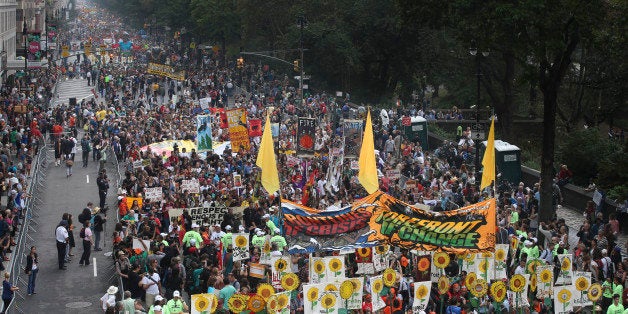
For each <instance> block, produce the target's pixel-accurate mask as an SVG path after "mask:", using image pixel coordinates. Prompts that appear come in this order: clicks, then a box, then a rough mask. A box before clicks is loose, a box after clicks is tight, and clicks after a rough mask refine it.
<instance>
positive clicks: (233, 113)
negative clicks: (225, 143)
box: [227, 108, 251, 153]
mask: <svg viewBox="0 0 628 314" xmlns="http://www.w3.org/2000/svg"><path fill="white" fill-rule="evenodd" d="M227 121H228V123H229V137H230V138H231V150H232V151H233V152H234V153H237V152H239V151H240V150H244V151H248V150H249V149H251V142H250V141H249V130H248V127H247V125H246V109H244V108H238V109H232V110H227Z"/></svg>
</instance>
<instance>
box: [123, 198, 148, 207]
mask: <svg viewBox="0 0 628 314" xmlns="http://www.w3.org/2000/svg"><path fill="white" fill-rule="evenodd" d="M125 200H126V206H127V207H128V208H129V209H131V207H133V202H135V201H137V206H139V207H140V208H142V205H143V204H144V202H143V201H142V198H141V197H126V198H125Z"/></svg>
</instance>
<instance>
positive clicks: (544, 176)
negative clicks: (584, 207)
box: [539, 81, 558, 222]
mask: <svg viewBox="0 0 628 314" xmlns="http://www.w3.org/2000/svg"><path fill="white" fill-rule="evenodd" d="M544 84H545V86H543V87H542V89H543V144H542V145H543V146H542V148H543V150H542V153H541V201H540V204H539V222H549V221H551V220H552V218H553V217H554V207H553V206H554V205H553V203H552V201H553V198H552V184H553V180H554V145H555V139H556V106H557V102H556V101H557V99H556V97H557V92H558V86H557V85H556V84H554V82H551V81H550V82H547V83H544Z"/></svg>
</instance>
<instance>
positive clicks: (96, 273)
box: [93, 257, 98, 277]
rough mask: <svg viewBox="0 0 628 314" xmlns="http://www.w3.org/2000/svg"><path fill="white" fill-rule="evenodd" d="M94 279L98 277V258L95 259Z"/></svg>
mask: <svg viewBox="0 0 628 314" xmlns="http://www.w3.org/2000/svg"><path fill="white" fill-rule="evenodd" d="M93 264H94V277H96V276H98V268H97V267H96V258H95V257H94V263H93Z"/></svg>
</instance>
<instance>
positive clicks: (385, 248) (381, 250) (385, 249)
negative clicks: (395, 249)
mask: <svg viewBox="0 0 628 314" xmlns="http://www.w3.org/2000/svg"><path fill="white" fill-rule="evenodd" d="M388 249H389V247H388V245H378V246H376V247H375V252H376V253H377V254H379V255H384V254H386V253H388Z"/></svg>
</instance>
